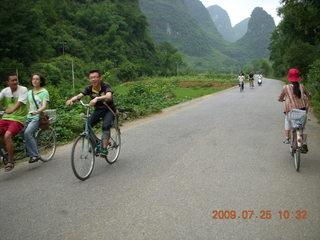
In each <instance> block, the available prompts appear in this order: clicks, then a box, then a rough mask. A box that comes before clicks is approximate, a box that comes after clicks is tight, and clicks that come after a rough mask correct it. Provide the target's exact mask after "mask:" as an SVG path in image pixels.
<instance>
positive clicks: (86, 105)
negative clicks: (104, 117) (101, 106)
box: [78, 99, 90, 107]
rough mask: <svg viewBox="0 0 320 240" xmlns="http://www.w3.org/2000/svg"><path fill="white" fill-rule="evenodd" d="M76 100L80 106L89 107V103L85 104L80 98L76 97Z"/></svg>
mask: <svg viewBox="0 0 320 240" xmlns="http://www.w3.org/2000/svg"><path fill="white" fill-rule="evenodd" d="M78 101H79V102H80V103H81V105H82V106H84V107H90V105H89V104H85V103H84V102H83V101H82V100H81V99H78Z"/></svg>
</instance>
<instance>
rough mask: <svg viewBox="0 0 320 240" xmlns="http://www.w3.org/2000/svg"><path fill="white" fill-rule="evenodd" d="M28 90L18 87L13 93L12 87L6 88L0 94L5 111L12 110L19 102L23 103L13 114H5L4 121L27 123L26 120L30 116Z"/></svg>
mask: <svg viewBox="0 0 320 240" xmlns="http://www.w3.org/2000/svg"><path fill="white" fill-rule="evenodd" d="M27 96H28V89H27V88H26V87H22V86H19V85H18V88H17V90H16V91H14V92H12V91H11V88H10V87H6V88H4V89H3V90H2V91H1V92H0V101H1V103H2V104H3V107H4V109H11V108H13V107H14V105H15V104H16V103H17V102H21V103H22V104H21V105H20V107H19V108H18V109H17V110H16V111H15V112H13V113H11V114H4V115H3V117H2V119H3V120H10V121H16V122H20V123H22V124H24V123H25V118H26V116H27V114H28V106H27Z"/></svg>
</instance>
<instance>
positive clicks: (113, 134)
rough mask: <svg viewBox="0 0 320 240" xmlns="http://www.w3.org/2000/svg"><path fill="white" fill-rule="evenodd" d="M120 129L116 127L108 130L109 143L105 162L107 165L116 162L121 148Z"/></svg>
mask: <svg viewBox="0 0 320 240" xmlns="http://www.w3.org/2000/svg"><path fill="white" fill-rule="evenodd" d="M120 135H121V133H120V129H119V128H118V127H112V128H110V140H109V141H110V142H109V146H108V156H107V157H106V161H107V162H108V163H109V164H113V163H115V162H116V161H117V159H118V157H119V154H120V148H121V137H120Z"/></svg>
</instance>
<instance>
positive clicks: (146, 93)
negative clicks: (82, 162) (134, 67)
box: [47, 74, 237, 143]
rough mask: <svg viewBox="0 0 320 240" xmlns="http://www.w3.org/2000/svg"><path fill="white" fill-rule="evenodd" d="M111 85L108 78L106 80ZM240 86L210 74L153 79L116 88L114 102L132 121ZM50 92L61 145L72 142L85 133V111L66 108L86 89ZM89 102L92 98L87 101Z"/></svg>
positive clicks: (53, 89)
mask: <svg viewBox="0 0 320 240" xmlns="http://www.w3.org/2000/svg"><path fill="white" fill-rule="evenodd" d="M106 81H107V82H108V79H106ZM235 85H237V80H236V76H235V75H227V74H206V75H195V76H175V77H153V78H149V77H148V78H143V79H141V80H137V81H133V82H126V83H123V84H120V85H117V86H115V87H113V90H114V99H115V102H116V105H117V108H118V110H119V112H120V119H121V121H122V122H123V121H130V120H133V119H137V118H141V117H144V116H147V115H149V114H152V113H157V112H160V111H161V109H163V108H166V107H169V106H172V105H175V104H178V103H181V102H184V101H187V100H190V99H193V98H197V97H201V96H204V95H207V94H211V93H214V92H217V91H221V90H223V89H226V88H230V87H233V86H235ZM47 89H48V90H49V92H50V97H51V101H50V108H55V109H57V114H58V118H57V122H56V123H55V129H56V131H57V135H58V140H59V142H61V143H64V142H68V141H70V140H72V139H73V138H74V137H75V136H77V134H79V133H80V132H81V131H82V130H83V124H84V120H83V119H82V118H81V115H80V113H82V112H84V109H83V107H81V105H80V104H77V103H74V104H73V105H72V106H71V107H70V106H66V105H65V102H66V100H67V99H68V98H69V97H71V96H72V95H75V94H76V93H79V92H80V91H82V90H83V88H79V89H77V90H74V91H70V89H65V90H63V89H58V88H56V87H53V86H49V87H47ZM84 100H85V101H89V99H86V98H85V99H84Z"/></svg>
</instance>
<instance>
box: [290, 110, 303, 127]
mask: <svg viewBox="0 0 320 240" xmlns="http://www.w3.org/2000/svg"><path fill="white" fill-rule="evenodd" d="M288 119H289V120H290V121H291V122H292V127H293V128H298V127H301V126H304V124H305V121H306V119H307V112H306V111H305V110H300V109H292V110H291V111H290V112H288Z"/></svg>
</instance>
